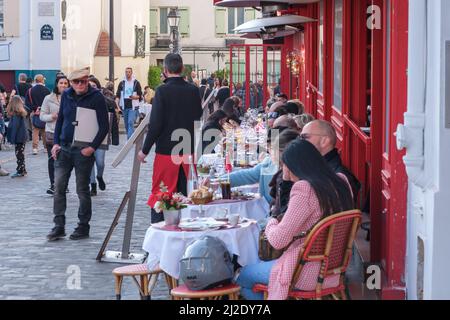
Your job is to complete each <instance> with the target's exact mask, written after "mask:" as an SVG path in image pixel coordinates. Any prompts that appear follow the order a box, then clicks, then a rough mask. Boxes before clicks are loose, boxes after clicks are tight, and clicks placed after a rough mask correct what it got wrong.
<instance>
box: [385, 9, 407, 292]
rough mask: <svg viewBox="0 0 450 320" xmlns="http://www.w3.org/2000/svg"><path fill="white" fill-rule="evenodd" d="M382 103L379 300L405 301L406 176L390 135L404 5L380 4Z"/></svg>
mask: <svg viewBox="0 0 450 320" xmlns="http://www.w3.org/2000/svg"><path fill="white" fill-rule="evenodd" d="M384 12H385V15H384V16H385V17H384V25H385V28H384V30H385V34H384V37H385V39H384V43H385V47H384V49H385V53H384V61H385V62H384V77H385V81H384V83H385V88H384V95H383V96H384V101H383V102H384V103H383V105H384V106H383V110H384V112H383V114H384V115H383V118H384V119H383V120H384V121H383V123H384V128H383V131H384V134H383V143H382V145H383V150H382V160H383V162H382V171H381V179H382V192H381V195H382V211H381V213H379V214H380V217H379V219H378V220H379V221H380V224H381V234H382V236H381V248H380V251H379V253H380V258H381V259H380V261H381V264H382V267H383V271H384V273H385V284H384V286H383V290H382V297H383V299H404V298H405V296H406V295H405V279H404V277H405V257H406V201H407V186H408V184H407V176H406V170H405V166H404V164H403V159H402V158H403V156H404V152H399V151H398V150H397V148H396V141H395V136H394V132H395V130H396V127H397V125H398V124H399V123H403V121H404V113H405V112H406V106H407V81H408V78H407V68H408V2H407V1H404V0H385V1H384Z"/></svg>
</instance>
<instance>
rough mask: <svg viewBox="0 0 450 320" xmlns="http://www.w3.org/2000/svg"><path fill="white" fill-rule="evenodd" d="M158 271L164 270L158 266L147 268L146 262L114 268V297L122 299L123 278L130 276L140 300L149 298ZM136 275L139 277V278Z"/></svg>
mask: <svg viewBox="0 0 450 320" xmlns="http://www.w3.org/2000/svg"><path fill="white" fill-rule="evenodd" d="M160 273H164V272H163V271H162V270H161V269H160V268H159V267H157V268H155V269H154V270H149V269H148V266H147V265H146V264H138V265H130V266H126V267H120V268H116V269H114V270H113V275H114V278H115V286H116V299H117V300H121V299H122V283H123V278H124V277H131V278H132V279H133V281H134V283H135V284H136V286H137V287H138V289H139V294H140V296H141V300H151V294H152V291H153V289H154V288H155V285H156V282H157V281H158V276H159V274H160ZM137 277H139V280H138V279H137ZM166 279H167V278H166Z"/></svg>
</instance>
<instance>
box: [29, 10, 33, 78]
mask: <svg viewBox="0 0 450 320" xmlns="http://www.w3.org/2000/svg"><path fill="white" fill-rule="evenodd" d="M29 8H30V18H29V19H28V21H29V23H30V28H29V34H28V42H29V46H30V48H29V50H28V54H29V59H28V70H29V72H30V77H31V76H32V72H33V37H34V33H33V3H32V4H31V5H30V7H29Z"/></svg>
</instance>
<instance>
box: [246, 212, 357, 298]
mask: <svg viewBox="0 0 450 320" xmlns="http://www.w3.org/2000/svg"><path fill="white" fill-rule="evenodd" d="M361 219H362V215H361V212H360V211H359V210H353V211H347V212H343V213H339V214H336V215H333V216H330V217H328V218H326V219H324V220H322V221H321V222H320V223H318V224H317V225H316V226H315V227H314V229H313V230H312V231H311V232H310V234H309V236H308V238H307V239H306V241H305V243H304V246H303V249H302V251H301V252H300V254H299V257H298V261H297V268H296V270H295V273H294V277H293V280H292V282H291V286H290V290H289V296H288V297H289V298H290V299H294V300H306V299H309V300H322V299H323V298H325V297H327V298H328V297H331V298H333V299H335V300H339V298H340V299H342V300H347V294H346V286H345V272H346V271H347V268H348V265H349V263H350V259H351V256H352V252H353V242H354V240H355V237H356V233H357V231H358V228H359V226H360V223H361ZM314 262H315V263H320V273H319V276H318V278H317V283H316V289H315V291H300V290H297V289H295V286H296V285H297V283H298V281H299V278H300V275H301V274H302V271H303V268H304V267H305V265H306V264H308V263H314ZM336 275H339V277H340V278H339V285H338V286H336V287H333V288H326V289H324V288H323V285H324V282H325V280H326V279H327V278H329V277H332V276H336ZM253 291H254V292H263V293H264V299H267V298H268V295H269V293H268V287H267V285H261V284H258V285H256V286H255V287H254V288H253Z"/></svg>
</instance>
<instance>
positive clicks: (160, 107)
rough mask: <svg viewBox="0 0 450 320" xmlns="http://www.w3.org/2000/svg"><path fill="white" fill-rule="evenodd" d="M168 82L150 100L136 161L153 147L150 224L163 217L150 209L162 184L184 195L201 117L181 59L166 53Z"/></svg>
mask: <svg viewBox="0 0 450 320" xmlns="http://www.w3.org/2000/svg"><path fill="white" fill-rule="evenodd" d="M164 68H165V74H166V76H167V79H166V81H165V85H163V86H160V87H158V88H157V90H156V95H155V98H154V100H153V107H152V113H151V118H150V124H149V131H148V134H147V137H146V139H145V143H144V147H143V148H142V151H141V152H140V153H139V160H140V161H141V162H142V163H145V159H146V157H147V156H148V154H149V153H150V150H151V148H152V147H153V145H154V144H156V158H155V162H154V165H153V182H152V194H151V196H150V199H149V201H148V205H149V206H150V207H151V208H152V223H157V222H160V221H163V216H162V214H158V213H156V211H155V210H154V209H153V208H154V206H155V204H156V202H157V198H156V195H157V194H158V193H159V192H160V184H161V183H164V184H165V185H166V186H167V188H168V190H169V192H181V193H183V194H185V195H186V193H187V179H186V177H187V176H188V172H189V156H190V155H193V154H194V136H195V135H194V132H195V131H194V126H195V122H196V121H199V120H200V118H201V116H202V106H201V100H200V96H199V92H198V88H197V87H196V86H194V85H192V84H189V83H187V82H186V81H184V80H183V78H182V77H181V73H182V72H183V59H182V58H181V56H180V55H178V54H169V55H167V56H166V58H165V60H164Z"/></svg>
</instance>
